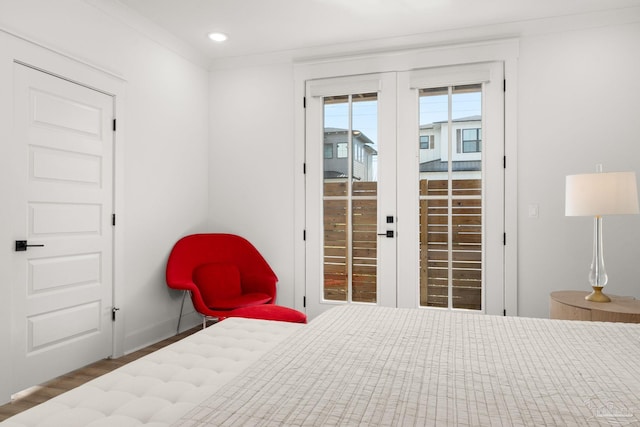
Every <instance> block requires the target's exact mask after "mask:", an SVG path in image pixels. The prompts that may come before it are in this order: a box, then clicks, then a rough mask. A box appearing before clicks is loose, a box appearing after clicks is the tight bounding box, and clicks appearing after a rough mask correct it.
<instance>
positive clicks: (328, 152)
mask: <svg viewBox="0 0 640 427" xmlns="http://www.w3.org/2000/svg"><path fill="white" fill-rule="evenodd" d="M324 158H325V159H333V144H324Z"/></svg>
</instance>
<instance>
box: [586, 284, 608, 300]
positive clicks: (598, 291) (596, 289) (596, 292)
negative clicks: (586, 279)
mask: <svg viewBox="0 0 640 427" xmlns="http://www.w3.org/2000/svg"><path fill="white" fill-rule="evenodd" d="M592 287H593V292H591V293H590V294H589V295H587V296H586V297H584V299H586V300H587V301H593V302H610V301H611V298H609V297H608V296H606V295H605V294H603V293H602V286H592Z"/></svg>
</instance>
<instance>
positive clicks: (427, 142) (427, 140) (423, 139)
mask: <svg viewBox="0 0 640 427" xmlns="http://www.w3.org/2000/svg"><path fill="white" fill-rule="evenodd" d="M434 145H435V144H434V141H433V135H420V149H421V150H433V149H434V148H435V147H434Z"/></svg>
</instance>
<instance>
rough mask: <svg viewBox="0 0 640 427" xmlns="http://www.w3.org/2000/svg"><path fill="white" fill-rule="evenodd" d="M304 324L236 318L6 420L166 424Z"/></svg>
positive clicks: (58, 425)
mask: <svg viewBox="0 0 640 427" xmlns="http://www.w3.org/2000/svg"><path fill="white" fill-rule="evenodd" d="M304 326H305V325H302V324H297V323H283V322H269V321H261V320H252V319H241V318H229V319H226V320H224V321H223V322H220V323H218V324H216V325H215V326H212V327H209V328H207V329H205V330H203V331H200V332H197V333H195V334H193V335H190V336H188V337H186V338H185V339H183V340H181V341H178V342H176V343H174V344H171V345H170V346H167V347H165V348H163V349H160V350H158V351H156V352H154V353H151V354H149V355H147V356H144V357H143V358H141V359H138V360H136V361H134V362H131V363H129V364H127V365H125V366H123V367H121V368H119V369H116V370H114V371H112V372H110V373H108V374H106V375H103V376H101V377H99V378H96V379H95V380H92V381H90V382H88V383H86V384H83V385H82V386H80V387H78V388H75V389H73V390H71V391H69V392H66V393H64V394H61V395H59V396H57V397H55V398H53V399H51V400H49V401H47V402H45V403H43V404H40V405H38V406H36V407H34V408H31V409H29V410H27V411H25V412H22V413H20V414H17V415H15V416H13V417H11V418H9V419H7V420H5V421H4V422H3V423H0V425H2V427H27V426H29V427H35V426H38V427H45V426H50V427H106V426H116V427H129V426H138V425H146V426H153V427H165V426H168V425H170V424H171V423H173V422H175V421H177V420H178V419H179V418H180V417H181V416H182V415H184V414H185V413H186V412H188V411H189V410H190V409H192V408H193V407H194V406H195V405H196V404H197V403H198V402H201V401H202V400H203V399H205V398H207V397H209V396H211V395H213V394H215V393H217V392H219V390H220V389H221V388H222V387H223V386H224V384H226V383H227V382H229V381H230V380H232V379H233V378H234V377H235V376H236V375H238V373H239V372H242V370H243V369H245V368H246V367H247V366H249V365H250V364H251V363H253V362H254V361H255V360H256V359H258V358H259V357H260V356H262V355H263V354H264V353H265V352H266V351H268V350H269V349H271V348H273V347H275V346H276V345H278V343H280V342H281V341H282V340H283V339H285V338H286V337H287V336H288V335H290V334H292V333H293V332H295V331H296V330H298V329H300V328H302V327H304Z"/></svg>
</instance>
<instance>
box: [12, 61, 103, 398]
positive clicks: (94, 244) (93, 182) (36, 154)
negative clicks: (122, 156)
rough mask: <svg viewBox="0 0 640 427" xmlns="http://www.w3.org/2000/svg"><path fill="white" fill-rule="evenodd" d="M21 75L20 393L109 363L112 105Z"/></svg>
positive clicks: (15, 285) (16, 384) (16, 212)
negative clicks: (96, 364)
mask: <svg viewBox="0 0 640 427" xmlns="http://www.w3.org/2000/svg"><path fill="white" fill-rule="evenodd" d="M14 71H15V73H14V75H15V83H14V139H13V141H11V144H12V153H13V165H14V170H13V172H12V175H13V177H14V178H15V179H14V181H15V187H14V188H15V191H14V193H13V200H12V212H13V214H12V218H11V221H12V224H13V226H12V229H13V231H14V238H15V241H16V242H15V243H14V242H12V245H15V249H16V251H15V252H14V260H13V269H12V278H13V280H12V301H13V304H12V330H13V337H14V339H13V340H12V342H11V346H12V354H13V363H14V369H13V375H14V376H13V384H12V389H13V391H14V392H15V391H19V390H21V389H24V388H26V387H29V386H32V385H34V384H38V383H41V382H43V381H46V380H48V379H51V378H53V377H55V376H58V375H60V374H63V373H66V372H69V371H70V370H73V369H75V368H78V367H81V366H84V365H86V364H88V363H91V362H94V361H96V360H99V359H102V358H105V357H108V356H110V355H111V351H112V340H113V336H112V321H111V310H112V300H113V284H112V256H113V254H112V251H113V231H112V206H113V137H114V132H113V128H112V120H113V117H114V114H113V101H114V100H113V98H112V97H111V96H109V95H106V94H104V93H101V92H98V91H96V90H93V89H89V88H87V87H84V86H81V85H78V84H75V83H72V82H69V81H66V80H64V79H61V78H58V77H55V76H52V75H49V74H46V73H44V72H41V71H38V70H35V69H32V68H30V67H27V66H24V65H21V64H17V63H16V64H14ZM25 245H28V246H26V247H25Z"/></svg>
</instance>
